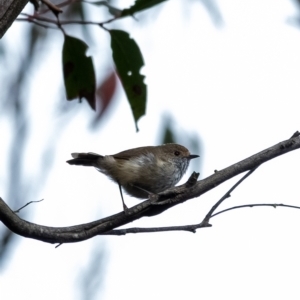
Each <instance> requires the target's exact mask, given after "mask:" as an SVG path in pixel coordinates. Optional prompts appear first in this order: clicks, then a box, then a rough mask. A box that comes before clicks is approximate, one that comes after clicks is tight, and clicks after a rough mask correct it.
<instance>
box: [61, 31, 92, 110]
mask: <svg viewBox="0 0 300 300" xmlns="http://www.w3.org/2000/svg"><path fill="white" fill-rule="evenodd" d="M87 48H88V46H87V45H86V43H84V42H83V41H81V40H79V39H77V38H74V37H71V36H68V35H65V41H64V45H63V53H62V60H63V73H64V82H65V89H66V94H67V99H68V100H73V99H76V98H78V97H79V99H81V98H83V97H84V98H86V99H87V101H88V103H89V104H90V106H91V107H92V108H93V109H95V81H96V80H95V71H94V66H93V61H92V58H91V57H87V56H86V54H85V53H86V50H87Z"/></svg>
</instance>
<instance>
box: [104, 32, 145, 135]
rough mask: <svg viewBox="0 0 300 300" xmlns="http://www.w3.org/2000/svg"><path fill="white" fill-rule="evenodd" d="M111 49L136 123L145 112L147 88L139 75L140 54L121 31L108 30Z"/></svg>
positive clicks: (132, 42) (137, 48)
mask: <svg viewBox="0 0 300 300" xmlns="http://www.w3.org/2000/svg"><path fill="white" fill-rule="evenodd" d="M109 32H110V35H111V48H112V51H113V59H114V62H115V64H116V67H117V71H118V75H119V77H120V79H121V82H122V84H123V87H124V89H125V92H126V95H127V98H128V101H129V103H130V106H131V110H132V113H133V116H134V120H135V125H136V129H137V131H138V127H137V121H138V120H139V118H140V117H141V116H143V115H144V114H145V111H146V97H147V86H146V84H145V83H144V78H145V76H143V75H141V74H140V70H141V68H142V66H143V65H144V60H143V57H142V53H141V51H140V49H139V47H138V45H137V44H136V42H135V41H134V40H133V39H131V38H130V36H129V34H128V33H127V32H125V31H122V30H110V31H109Z"/></svg>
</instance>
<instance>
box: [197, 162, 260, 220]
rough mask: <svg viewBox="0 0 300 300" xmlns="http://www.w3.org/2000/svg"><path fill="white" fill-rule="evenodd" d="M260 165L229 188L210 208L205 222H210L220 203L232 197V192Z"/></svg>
mask: <svg viewBox="0 0 300 300" xmlns="http://www.w3.org/2000/svg"><path fill="white" fill-rule="evenodd" d="M258 167H259V166H257V167H256V168H253V169H252V170H250V171H249V172H247V174H246V175H244V176H243V177H242V178H241V179H240V180H239V181H238V182H237V183H236V184H235V185H234V186H233V187H232V188H231V189H229V190H228V191H227V192H226V193H225V194H224V196H223V197H222V198H221V199H220V200H219V201H218V202H217V203H216V204H215V205H214V206H213V207H212V208H211V209H210V211H209V212H208V213H207V215H206V216H205V218H204V219H203V221H202V222H203V223H208V222H209V220H210V218H211V217H212V214H213V212H214V211H215V210H216V209H217V208H218V207H219V206H220V204H221V203H222V202H223V201H224V200H225V199H227V198H229V197H230V193H231V192H232V191H233V190H235V189H236V188H237V187H238V186H239V185H240V184H241V183H242V182H243V181H244V180H245V179H246V178H247V177H248V176H250V175H251V174H252V173H253V172H254V171H255V170H256V169H257V168H258Z"/></svg>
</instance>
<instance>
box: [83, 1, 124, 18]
mask: <svg viewBox="0 0 300 300" xmlns="http://www.w3.org/2000/svg"><path fill="white" fill-rule="evenodd" d="M87 3H89V4H93V5H97V6H106V7H107V9H108V11H109V13H110V14H111V15H113V16H114V17H120V15H121V13H122V10H121V9H118V8H116V7H114V6H111V5H110V4H109V3H107V1H95V2H87Z"/></svg>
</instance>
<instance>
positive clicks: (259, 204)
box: [211, 203, 300, 218]
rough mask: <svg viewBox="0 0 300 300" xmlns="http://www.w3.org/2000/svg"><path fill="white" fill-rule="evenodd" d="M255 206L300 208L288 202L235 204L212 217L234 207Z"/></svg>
mask: <svg viewBox="0 0 300 300" xmlns="http://www.w3.org/2000/svg"><path fill="white" fill-rule="evenodd" d="M255 206H271V207H273V208H276V207H289V208H296V209H300V206H295V205H288V204H283V203H273V204H272V203H258V204H244V205H238V206H233V207H230V208H226V209H223V210H221V211H218V212H217V213H215V214H213V215H212V216H211V218H213V217H215V216H217V215H219V214H222V213H224V212H226V211H229V210H233V209H238V208H245V207H250V208H252V207H255Z"/></svg>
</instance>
